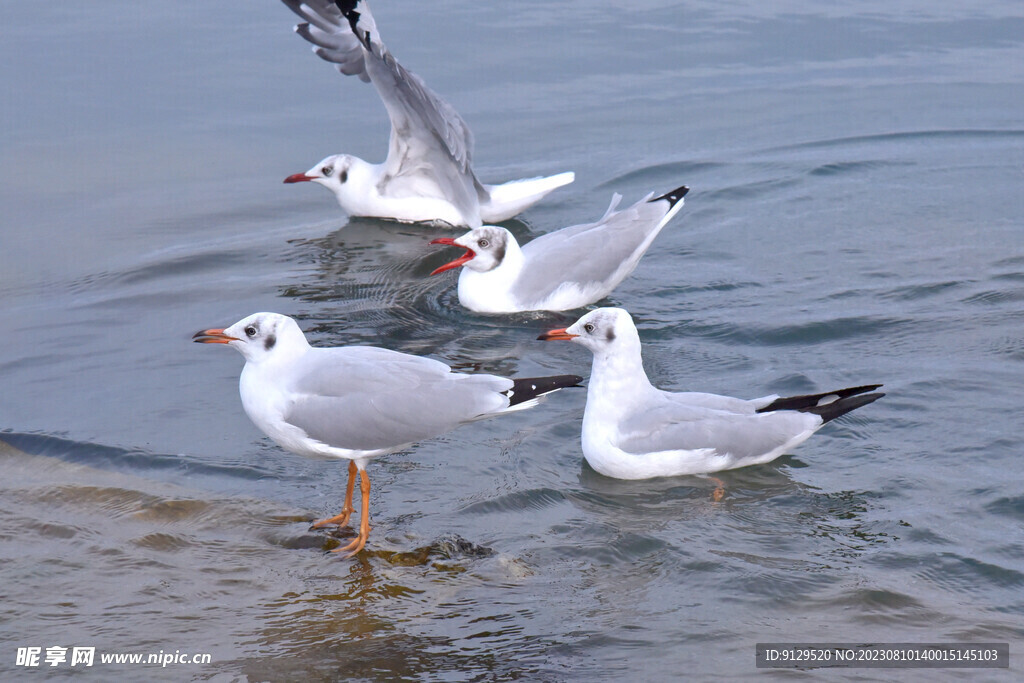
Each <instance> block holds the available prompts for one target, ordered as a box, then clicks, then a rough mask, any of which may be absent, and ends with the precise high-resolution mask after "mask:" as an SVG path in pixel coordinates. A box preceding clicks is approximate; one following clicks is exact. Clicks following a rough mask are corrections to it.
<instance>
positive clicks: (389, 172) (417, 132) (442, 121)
mask: <svg viewBox="0 0 1024 683" xmlns="http://www.w3.org/2000/svg"><path fill="white" fill-rule="evenodd" d="M284 2H285V4H287V5H288V6H289V7H290V8H291V9H292V11H294V12H295V13H296V14H298V15H299V16H301V17H303V18H304V19H306V20H307V22H308V23H307V24H305V27H303V25H301V24H300V25H299V27H297V29H296V30H297V31H298V32H299V34H300V35H302V37H304V38H305V39H306V40H308V41H310V42H311V43H313V44H314V45H316V46H317V47H316V53H317V54H318V55H320V56H321V57H322V58H324V59H326V60H327V61H330V62H334V63H335V64H337V65H338V68H339V69H340V70H341V71H342V73H346V74H358V75H359V76H360V78H362V79H363V80H370V81H372V82H373V85H374V87H376V88H377V92H378V93H379V94H380V97H381V99H382V100H383V101H384V106H385V108H386V109H387V110H388V116H389V117H390V119H391V141H390V144H389V148H388V158H387V161H386V162H385V175H384V179H383V180H382V181H381V182H382V184H383V185H384V187H382V188H381V191H382V193H384V194H388V195H391V196H399V197H400V196H413V197H414V196H419V195H422V194H427V195H431V194H440V196H442V197H444V198H445V199H448V200H449V201H451V202H452V203H453V204H455V205H456V206H457V207H458V208H459V209H461V210H462V211H463V213H464V214H469V215H472V214H473V213H474V211H473V207H474V206H476V204H477V203H478V202H479V200H480V199H482V198H485V197H486V196H487V191H486V190H485V189H484V188H483V186H482V185H481V184H480V182H479V181H478V180H477V178H476V176H475V175H474V174H473V170H472V168H471V162H472V159H471V157H472V151H473V134H472V133H471V132H470V130H469V126H467V125H466V122H465V121H463V120H462V117H461V116H459V113H458V112H457V111H455V108H454V107H452V106H451V105H450V104H448V103H447V102H445V101H444V100H443V99H441V97H439V96H438V95H437V94H436V93H435V92H433V91H432V90H431V89H430V88H428V87H427V85H426V83H424V82H423V79H421V78H420V77H419V76H417V75H416V74H414V73H411V72H410V71H408V70H406V69H405V67H403V66H402V65H401V64H399V63H398V61H397V60H396V59H395V58H394V56H393V55H392V54H391V52H390V51H389V50H388V49H387V47H386V46H385V45H384V43H383V42H382V41H381V39H380V33H379V32H378V31H377V25H376V22H374V20H373V15H371V14H370V9H369V7H368V6H367V4H366V2H365V0H350V1H349V2H348V3H346V4H348V5H351V6H352V9H346V10H345V11H342V10H341V9H339V8H338V6H337V5H336V4H335V3H334V2H332V1H331V0H306V1H305V2H298V1H297V0H284Z"/></svg>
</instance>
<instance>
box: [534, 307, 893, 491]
mask: <svg viewBox="0 0 1024 683" xmlns="http://www.w3.org/2000/svg"><path fill="white" fill-rule="evenodd" d="M539 339H543V340H552V339H563V340H568V341H574V342H576V343H578V344H582V345H583V346H585V347H587V348H588V349H590V350H591V351H592V352H593V353H594V365H593V369H592V370H591V375H590V383H589V387H588V389H587V407H586V409H585V410H584V413H583V435H582V444H583V455H584V457H585V458H586V459H587V462H588V463H590V466H591V467H593V468H594V469H595V470H597V471H598V472H600V473H601V474H603V475H605V476H608V477H615V478H617V479H649V478H651V477H671V476H676V475H681V474H703V473H708V472H718V471H720V470H728V469H734V468H737V467H746V466H747V465H758V464H761V463H766V462H770V461H771V460H774V459H775V458H777V457H779V456H780V455H782V454H784V453H787V452H789V451H790V450H792V449H793V448H795V447H796V446H797V445H799V444H801V443H803V442H804V441H805V440H806V439H807V438H808V437H809V436H810V435H811V434H813V433H814V432H816V431H817V430H818V428H820V427H821V426H822V425H823V424H825V423H826V422H828V421H830V420H834V419H835V418H837V417H839V416H840V415H845V414H846V413H848V412H850V411H851V410H854V409H856V408H859V407H861V406H863V405H867V404H868V403H871V402H872V401H876V400H878V399H879V398H881V397H882V396H884V395H885V394H882V393H867V392H871V391H874V390H875V389H877V388H878V387H880V386H882V385H881V384H872V385H868V386H861V387H851V388H849V389H840V390H838V391H831V392H827V393H822V394H815V395H808V396H792V397H789V398H780V397H778V396H765V397H764V398H757V399H753V400H749V401H748V400H744V399H741V398H732V397H730V396H718V395H716V394H703V393H695V392H681V393H675V392H670V391H662V390H661V389H658V388H657V387H655V386H654V385H652V384H651V382H650V380H649V379H647V374H646V373H645V372H644V367H643V362H642V361H641V358H640V336H639V335H638V334H637V331H636V326H635V325H634V324H633V319H632V318H631V317H630V315H629V313H627V312H626V311H624V310H623V309H621V308H599V309H596V310H594V311H591V312H590V313H587V314H586V315H585V316H583V317H582V318H580V319H579V320H577V321H576V322H575V323H574V324H573V325H571V326H570V327H568V328H564V329H557V330H550V331H548V332H545V333H544V334H542V335H541V336H540V337H539Z"/></svg>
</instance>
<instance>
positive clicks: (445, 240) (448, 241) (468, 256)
mask: <svg viewBox="0 0 1024 683" xmlns="http://www.w3.org/2000/svg"><path fill="white" fill-rule="evenodd" d="M430 243H431V244H444V245H447V246H449V247H461V248H462V249H465V250H466V253H465V254H463V255H462V256H460V257H459V258H457V259H455V260H454V261H451V262H450V263H446V264H444V265H443V266H441V267H440V268H435V269H434V270H433V271H432V272H431V273H430V274H431V275H437V274H438V273H443V272H444V271H446V270H451V269H452V268H458V267H459V266H461V265H463V264H465V263H468V262H469V261H472V260H473V258H474V257H475V256H476V252H475V251H473V250H472V249H470V248H469V247H463V246H462V245H461V244H456V243H455V240H454V239H452V238H451V237H438V238H437V239H436V240H431V242H430Z"/></svg>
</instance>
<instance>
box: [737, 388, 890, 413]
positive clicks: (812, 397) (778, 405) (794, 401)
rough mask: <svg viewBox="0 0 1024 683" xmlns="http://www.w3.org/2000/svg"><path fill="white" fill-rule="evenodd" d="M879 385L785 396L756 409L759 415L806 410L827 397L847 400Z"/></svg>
mask: <svg viewBox="0 0 1024 683" xmlns="http://www.w3.org/2000/svg"><path fill="white" fill-rule="evenodd" d="M881 386H882V385H881V384H865V385H863V386H859V387H848V388H846V389H837V390H836V391H824V392H822V393H820V394H805V395H802V396H786V397H783V398H777V399H775V400H774V401H772V402H771V403H769V404H768V405H766V406H765V407H763V408H758V409H757V412H759V413H770V412H772V411H773V410H808V409H809V408H814V407H816V406H817V405H818V403H819V402H820V401H821V399H823V398H825V397H827V396H835V397H836V399H844V398H849V397H850V396H856V395H857V394H863V393H866V392H869V391H874V390H875V389H878V388H879V387H881Z"/></svg>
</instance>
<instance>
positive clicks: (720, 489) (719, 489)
mask: <svg viewBox="0 0 1024 683" xmlns="http://www.w3.org/2000/svg"><path fill="white" fill-rule="evenodd" d="M708 479H710V480H711V481H713V482H715V490H714V491H712V492H711V500H713V501H714V502H716V503H719V502H721V501H722V499H723V498H725V482H724V481H722V480H721V479H719V478H718V477H712V476H710V475H708Z"/></svg>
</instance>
